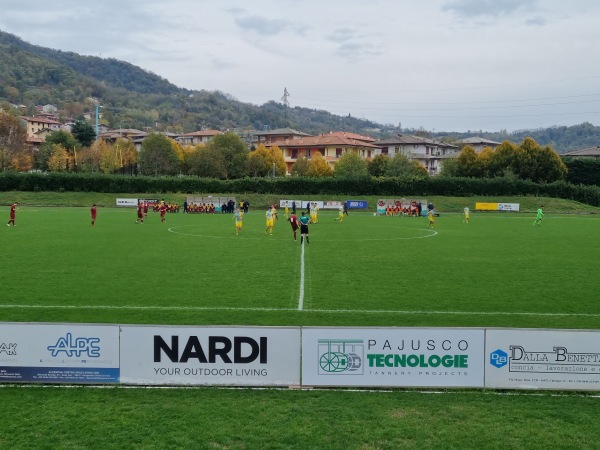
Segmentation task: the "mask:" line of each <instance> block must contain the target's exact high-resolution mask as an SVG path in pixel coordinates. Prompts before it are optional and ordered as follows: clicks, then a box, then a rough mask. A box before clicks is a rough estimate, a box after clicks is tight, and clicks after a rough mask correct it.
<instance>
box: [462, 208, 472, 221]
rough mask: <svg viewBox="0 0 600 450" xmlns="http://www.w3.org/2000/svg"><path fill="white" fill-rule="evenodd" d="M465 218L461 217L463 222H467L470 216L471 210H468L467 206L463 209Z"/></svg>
mask: <svg viewBox="0 0 600 450" xmlns="http://www.w3.org/2000/svg"><path fill="white" fill-rule="evenodd" d="M464 214H465V218H464V219H463V223H469V219H470V218H471V211H469V207H468V206H467V207H466V208H465V210H464Z"/></svg>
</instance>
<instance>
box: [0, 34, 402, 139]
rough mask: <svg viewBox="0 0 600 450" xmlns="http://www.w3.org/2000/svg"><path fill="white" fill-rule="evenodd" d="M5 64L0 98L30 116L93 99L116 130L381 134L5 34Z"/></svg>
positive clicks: (70, 110) (81, 108)
mask: <svg viewBox="0 0 600 450" xmlns="http://www.w3.org/2000/svg"><path fill="white" fill-rule="evenodd" d="M0 61H2V64H1V65H0V101H8V102H10V103H17V104H24V105H26V106H27V107H28V113H29V114H33V111H34V109H33V108H34V106H35V105H39V104H54V105H56V106H57V107H58V108H59V109H60V110H61V111H63V115H64V116H69V117H73V118H81V117H82V116H83V113H84V112H87V111H90V110H91V105H90V104H89V102H88V103H86V99H88V98H89V97H93V98H97V99H99V100H100V103H101V104H102V105H103V115H104V120H105V121H106V122H107V125H109V126H110V127H115V128H116V127H127V128H139V129H143V128H144V127H151V128H158V129H160V130H170V131H183V132H189V131H194V130H198V129H200V128H203V127H204V128H215V129H222V130H225V129H235V128H237V129H259V130H262V129H265V128H267V127H268V128H269V129H274V128H280V127H292V128H297V129H299V130H302V131H305V132H307V133H314V134H316V133H321V132H328V131H330V130H339V129H340V128H342V129H344V130H348V131H353V132H358V133H363V134H366V133H370V134H372V135H373V134H375V135H378V134H380V133H378V132H377V131H376V130H377V129H379V128H381V127H382V126H381V125H379V124H376V123H374V122H370V121H367V120H361V119H356V118H353V117H344V118H343V119H342V118H341V117H340V116H336V115H334V114H331V113H329V112H327V111H320V110H312V109H308V108H286V107H284V106H283V105H282V104H279V103H275V102H268V103H266V104H264V105H262V106H258V105H253V104H250V103H243V102H240V101H237V100H236V99H234V98H232V97H231V96H229V95H227V94H225V93H222V92H218V91H204V90H201V91H191V90H188V89H184V88H180V87H177V86H175V85H173V84H171V83H170V82H169V81H167V80H165V79H163V78H161V77H159V76H158V75H156V74H153V73H151V72H148V71H146V70H143V69H141V68H139V67H137V66H134V65H132V64H129V63H127V62H123V61H118V60H116V59H112V58H110V59H103V58H98V57H94V56H81V55H78V54H76V53H72V52H63V51H60V50H53V49H49V48H45V47H40V46H37V45H32V44H30V43H27V42H25V41H23V40H22V39H20V38H19V37H17V36H15V35H12V34H9V33H5V32H2V31H0ZM340 124H342V126H340ZM392 131H393V130H389V133H391V132H392Z"/></svg>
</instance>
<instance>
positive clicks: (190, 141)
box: [176, 130, 223, 146]
mask: <svg viewBox="0 0 600 450" xmlns="http://www.w3.org/2000/svg"><path fill="white" fill-rule="evenodd" d="M219 134H223V132H221V131H218V130H201V131H194V132H192V133H184V134H182V135H181V136H178V137H177V139H176V140H177V142H179V143H180V144H181V145H192V146H193V145H199V144H207V143H209V142H210V141H211V140H212V139H213V138H214V137H215V136H218V135H219Z"/></svg>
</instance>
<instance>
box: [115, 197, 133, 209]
mask: <svg viewBox="0 0 600 450" xmlns="http://www.w3.org/2000/svg"><path fill="white" fill-rule="evenodd" d="M137 205H138V199H137V198H118V199H117V206H133V207H136V206H137Z"/></svg>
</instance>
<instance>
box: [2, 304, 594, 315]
mask: <svg viewBox="0 0 600 450" xmlns="http://www.w3.org/2000/svg"><path fill="white" fill-rule="evenodd" d="M302 306H303V305H302ZM0 309H72V310H77V309H105V310H141V311H144V310H147V311H250V312H252V311H255V312H265V311H266V312H269V311H294V312H303V313H317V314H402V315H431V314H435V315H452V316H534V317H600V314H590V313H540V312H525V311H519V312H510V311H433V310H432V311H425V310H397V309H304V308H302V309H301V308H300V305H299V307H298V308H267V307H265V308H260V307H251V308H243V307H242V308H239V307H235V306H134V305H0Z"/></svg>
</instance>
